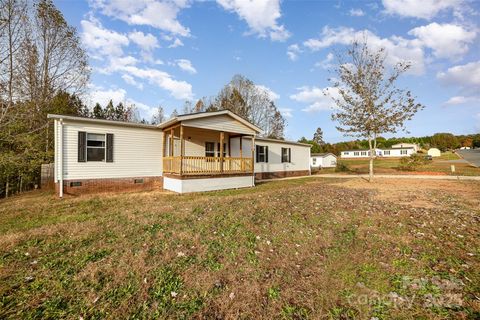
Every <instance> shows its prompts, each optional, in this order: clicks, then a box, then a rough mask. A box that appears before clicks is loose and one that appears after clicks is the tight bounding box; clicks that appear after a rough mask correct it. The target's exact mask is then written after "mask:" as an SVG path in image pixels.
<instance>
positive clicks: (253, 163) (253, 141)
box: [252, 136, 255, 174]
mask: <svg viewBox="0 0 480 320" xmlns="http://www.w3.org/2000/svg"><path fill="white" fill-rule="evenodd" d="M254 158H255V136H252V174H253V173H254V172H255V170H254V169H255V159H254Z"/></svg>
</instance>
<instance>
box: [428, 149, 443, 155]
mask: <svg viewBox="0 0 480 320" xmlns="http://www.w3.org/2000/svg"><path fill="white" fill-rule="evenodd" d="M427 154H428V155H429V156H432V157H440V156H441V155H442V153H441V152H440V150H439V149H437V148H430V149H428V151H427Z"/></svg>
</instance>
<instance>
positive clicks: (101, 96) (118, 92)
mask: <svg viewBox="0 0 480 320" xmlns="http://www.w3.org/2000/svg"><path fill="white" fill-rule="evenodd" d="M126 95H127V91H125V90H124V89H107V90H103V89H102V88H99V87H96V88H94V90H93V91H91V92H90V94H89V100H90V105H91V106H94V105H95V104H96V103H99V104H100V105H101V106H102V107H105V106H106V105H107V104H108V102H109V101H110V100H112V102H113V104H114V105H117V104H118V103H120V102H122V103H124V102H126Z"/></svg>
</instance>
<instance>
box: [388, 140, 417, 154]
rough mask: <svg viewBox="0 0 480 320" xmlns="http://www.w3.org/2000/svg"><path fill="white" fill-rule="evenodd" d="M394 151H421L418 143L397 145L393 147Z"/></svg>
mask: <svg viewBox="0 0 480 320" xmlns="http://www.w3.org/2000/svg"><path fill="white" fill-rule="evenodd" d="M391 148H392V149H401V148H413V149H414V150H415V152H418V150H420V146H419V145H418V144H416V143H403V142H402V143H397V144H394V145H392V146H391Z"/></svg>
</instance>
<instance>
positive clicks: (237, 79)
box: [207, 75, 285, 138]
mask: <svg viewBox="0 0 480 320" xmlns="http://www.w3.org/2000/svg"><path fill="white" fill-rule="evenodd" d="M221 109H227V110H230V111H232V112H234V113H236V114H238V115H239V116H241V117H243V118H245V119H247V120H249V121H250V122H252V123H253V124H255V125H256V126H258V127H260V128H262V130H263V131H264V133H263V134H264V136H266V137H272V138H282V137H283V132H284V129H285V119H284V118H283V116H282V114H281V113H280V112H279V110H278V108H277V107H276V106H275V103H274V102H273V101H272V100H271V99H270V96H269V94H268V92H267V91H266V90H265V89H264V88H262V87H259V86H257V85H255V84H254V83H253V82H252V81H251V80H249V79H247V78H245V77H244V76H241V75H235V76H234V77H233V78H232V80H231V81H230V83H228V84H227V85H226V86H225V87H224V88H223V89H222V90H221V91H220V93H219V94H218V96H217V99H216V102H215V106H212V107H209V108H207V110H221Z"/></svg>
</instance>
